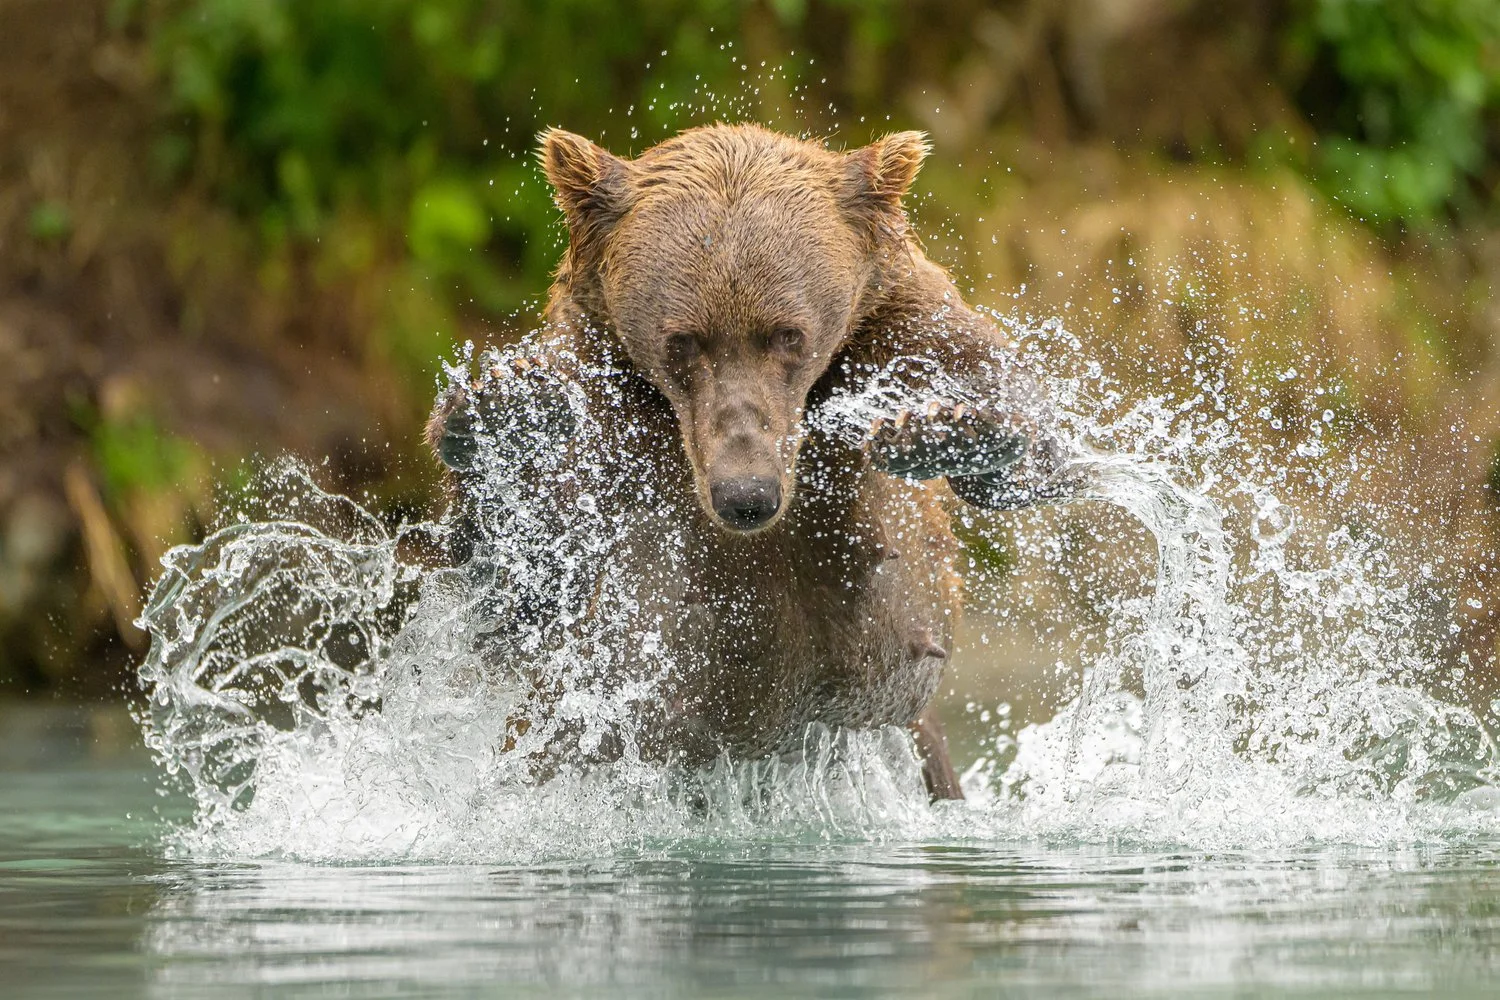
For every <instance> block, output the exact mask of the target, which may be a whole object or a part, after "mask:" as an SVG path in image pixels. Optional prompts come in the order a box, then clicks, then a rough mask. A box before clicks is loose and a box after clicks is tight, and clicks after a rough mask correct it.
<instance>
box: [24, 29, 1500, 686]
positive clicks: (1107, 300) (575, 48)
mask: <svg viewBox="0 0 1500 1000" xmlns="http://www.w3.org/2000/svg"><path fill="white" fill-rule="evenodd" d="M720 119H723V120H740V119H753V120H756V121H760V122H763V123H765V124H768V125H770V126H773V127H777V128H781V129H784V130H787V131H791V132H795V133H799V134H805V135H810V136H822V137H828V138H829V141H831V142H832V143H834V144H838V145H851V146H852V145H855V144H859V143H863V142H866V141H868V140H869V139H870V138H871V137H872V136H874V135H876V134H878V133H881V132H884V131H887V130H890V129H894V128H910V127H915V128H922V129H926V130H928V131H929V132H930V133H931V135H932V138H933V140H934V143H935V145H936V152H935V155H934V156H933V157H932V159H931V160H930V161H929V164H928V166H927V168H926V169H925V170H924V173H923V175H922V177H921V178H920V180H919V182H918V197H917V199H916V204H915V211H916V214H917V219H918V225H919V230H920V231H921V233H922V234H923V236H924V238H925V239H926V241H927V245H928V250H929V253H930V255H931V256H933V257H934V258H936V259H938V260H939V261H941V262H942V263H944V264H947V265H949V266H951V267H952V268H954V270H955V272H956V273H957V274H958V275H959V276H960V278H961V279H962V280H963V281H964V283H965V284H966V286H972V291H971V294H972V295H973V297H974V298H975V299H976V300H978V301H981V302H986V303H989V304H992V305H996V306H998V307H1000V308H1002V309H1003V310H1005V311H1007V312H1014V313H1017V314H1019V315H1026V316H1033V317H1038V318H1042V317H1052V316H1057V317H1062V318H1063V320H1064V321H1065V322H1066V323H1067V324H1068V326H1069V328H1070V329H1072V330H1073V331H1074V332H1075V333H1077V334H1078V335H1079V336H1080V337H1081V338H1082V342H1083V344H1084V347H1085V350H1086V353H1087V354H1089V355H1090V356H1091V357H1096V358H1098V359H1099V360H1100V361H1101V362H1102V363H1103V364H1104V365H1105V366H1106V367H1107V368H1108V369H1109V371H1110V372H1111V373H1113V374H1114V375H1115V376H1116V377H1117V378H1119V379H1121V380H1122V382H1123V384H1124V385H1125V386H1127V387H1131V388H1133V389H1134V390H1137V391H1139V392H1141V393H1147V392H1160V391H1163V390H1164V389H1165V388H1168V387H1170V386H1173V385H1178V386H1187V385H1189V384H1190V383H1191V375H1192V373H1191V372H1189V371H1187V370H1186V369H1185V367H1184V366H1183V364H1182V357H1183V351H1184V349H1185V348H1190V347H1193V346H1194V345H1202V344H1203V343H1205V342H1207V341H1208V339H1209V338H1223V340H1224V341H1225V342H1226V343H1229V344H1231V345H1234V346H1235V347H1236V349H1237V350H1238V351H1239V353H1240V356H1241V357H1242V358H1244V359H1247V363H1246V364H1245V365H1242V366H1239V367H1236V368H1234V369H1233V370H1232V371H1228V372H1227V373H1226V374H1225V377H1226V378H1227V379H1228V380H1229V382H1230V383H1231V384H1230V386H1229V388H1230V389H1231V390H1232V391H1235V392H1241V393H1243V394H1244V395H1245V398H1247V399H1248V398H1251V397H1252V396H1253V397H1254V398H1256V399H1269V400H1270V402H1271V404H1272V406H1273V409H1274V411H1275V413H1276V414H1277V416H1276V418H1275V422H1274V426H1273V425H1272V423H1270V422H1266V423H1265V424H1264V426H1260V427H1259V428H1258V429H1257V430H1256V431H1255V433H1262V434H1264V435H1265V436H1266V437H1267V439H1268V440H1271V441H1272V443H1273V444H1274V443H1275V439H1276V438H1277V437H1278V435H1281V436H1283V437H1284V438H1285V441H1287V442H1291V441H1293V440H1297V439H1299V438H1297V437H1296V435H1297V434H1298V433H1299V432H1305V430H1306V427H1305V422H1303V423H1302V424H1300V425H1299V415H1306V414H1310V413H1315V412H1316V413H1321V412H1322V411H1324V410H1325V409H1327V408H1328V407H1329V406H1330V405H1331V404H1336V406H1337V409H1338V413H1339V418H1340V424H1339V426H1341V427H1343V428H1345V430H1346V433H1348V434H1349V435H1355V436H1359V435H1363V436H1364V437H1366V438H1369V439H1371V440H1375V439H1380V438H1382V437H1384V436H1388V435H1390V434H1391V433H1393V432H1394V430H1395V429H1396V428H1398V427H1399V428H1402V433H1403V434H1404V435H1406V436H1407V437H1408V438H1409V440H1410V441H1411V442H1413V447H1412V448H1411V449H1409V461H1392V462H1390V463H1386V464H1383V465H1381V466H1380V467H1376V468H1371V469H1370V470H1369V472H1368V475H1367V476H1365V477H1363V478H1362V479H1361V481H1360V482H1359V483H1358V484H1356V486H1357V489H1360V490H1364V491H1366V493H1367V495H1368V496H1370V497H1372V498H1381V499H1385V498H1391V497H1395V498H1399V499H1400V500H1401V501H1402V502H1403V503H1405V504H1407V505H1408V507H1407V509H1409V510H1410V511H1411V512H1412V513H1411V516H1412V517H1414V518H1416V519H1417V520H1418V521H1419V522H1420V521H1421V520H1422V519H1424V518H1425V519H1428V520H1429V521H1430V524H1429V525H1428V527H1427V528H1426V529H1425V532H1426V533H1425V534H1424V538H1425V539H1427V541H1429V542H1430V544H1431V545H1433V547H1434V548H1435V549H1438V548H1441V549H1442V550H1443V551H1445V552H1451V553H1452V557H1451V558H1450V559H1449V560H1448V565H1447V568H1446V569H1445V570H1444V573H1445V574H1446V577H1447V583H1449V584H1451V588H1450V589H1451V592H1452V594H1453V595H1455V596H1454V598H1453V599H1454V601H1455V604H1454V608H1455V609H1456V610H1455V614H1456V616H1457V620H1458V621H1459V623H1460V626H1461V629H1460V631H1461V634H1460V635H1459V636H1458V637H1457V638H1456V639H1455V640H1454V642H1453V649H1454V650H1455V656H1458V655H1464V654H1466V655H1468V656H1469V657H1470V662H1476V661H1475V660H1474V658H1475V657H1477V658H1478V662H1488V663H1490V664H1491V666H1493V663H1494V658H1495V655H1496V645H1495V630H1494V622H1493V619H1492V615H1493V612H1492V611H1491V610H1490V609H1489V608H1488V605H1487V604H1485V602H1483V601H1479V602H1478V603H1479V604H1480V605H1481V609H1480V610H1476V611H1473V612H1468V611H1466V610H1465V609H1467V608H1469V607H1470V603H1469V602H1468V601H1467V600H1466V599H1465V595H1474V594H1479V595H1483V594H1486V593H1491V594H1493V593H1495V592H1496V591H1497V589H1500V588H1497V587H1496V573H1497V572H1500V570H1496V568H1495V567H1494V566H1493V565H1491V563H1492V561H1493V560H1492V559H1491V558H1490V557H1489V556H1486V555H1485V553H1486V552H1492V551H1493V545H1494V543H1495V540H1496V532H1497V505H1500V295H1497V286H1496V282H1497V279H1500V239H1497V238H1496V237H1497V230H1500V201H1497V185H1500V4H1497V3H1495V2H1494V0H1242V2H1240V3H1235V4H1224V3H1217V2H1211V0H999V2H992V3H984V2H979V0H912V2H898V0H755V2H738V0H641V2H638V3H634V4H605V3H600V2H597V0H550V2H544V0H425V2H420V3H419V2H412V0H0V693H11V694H31V695H55V696H64V697H89V698H92V697H108V696H110V694H111V693H112V692H118V691H119V690H121V689H122V688H123V687H125V686H128V680H127V678H128V674H129V668H130V665H131V663H132V662H133V659H134V658H135V657H136V656H137V655H138V654H139V651H140V650H141V647H142V644H143V642H144V636H143V635H142V634H141V633H140V632H138V631H136V630H135V629H134V627H133V626H132V625H131V624H130V623H131V621H132V619H133V618H134V616H135V614H136V613H137V612H138V609H139V603H140V599H141V595H142V592H143V588H144V587H145V586H146V584H147V583H148V582H149V581H150V580H151V579H152V578H153V577H154V575H155V567H156V561H157V559H158V558H159V557H160V555H161V553H162V552H163V551H164V550H165V548H166V547H168V546H170V545H172V544H176V543H178V542H182V541H186V540H189V539H191V538H193V537H195V535H198V534H200V533H201V532H202V530H203V529H204V527H205V525H207V524H208V523H210V522H211V521H212V519H213V517H214V516H215V515H214V506H215V499H214V497H215V493H214V489H215V484H216V483H223V482H225V481H233V480H234V479H235V478H236V477H237V476H239V475H241V473H240V472H239V470H240V469H241V468H242V467H243V466H242V464H241V463H242V461H243V460H244V459H245V457H246V456H249V455H252V454H257V453H258V454H262V455H277V454H280V453H283V452H287V451H291V452H295V453H298V454H301V455H303V456H305V457H307V458H308V459H309V460H311V461H312V462H313V463H314V464H315V465H318V466H320V467H321V469H322V471H323V473H324V474H325V476H326V479H327V485H329V486H331V487H332V488H335V489H339V490H343V491H346V492H351V493H353V494H355V495H359V496H364V497H366V498H367V499H368V500H369V501H370V502H371V503H372V504H374V505H375V506H376V507H377V508H378V509H379V510H381V511H382V512H383V513H384V514H385V516H388V517H390V518H392V519H396V518H400V517H402V516H413V515H420V514H425V513H428V512H430V511H431V510H433V509H434V505H435V504H436V503H437V498H436V490H435V485H436V482H437V475H436V469H435V468H434V466H433V464H432V463H431V461H430V460H429V459H427V457H426V456H425V455H424V454H423V451H422V448H421V446H420V434H419V428H420V423H421V421H422V419H423V417H424V416H425V413H426V411H427V409H428V407H429V405H430V400H431V397H432V395H433V392H434V377H435V375H436V373H437V371H438V366H439V364H440V362H441V361H442V360H443V359H444V358H450V357H451V356H452V353H453V345H454V344H455V343H458V342H462V341H463V340H465V339H473V340H475V341H476V342H480V343H484V342H501V341H504V340H506V339H509V338H512V337H514V336H516V335H518V334H519V333H520V332H523V331H524V329H525V328H526V327H527V325H528V323H529V321H530V318H531V317H532V316H533V315H534V314H535V312H536V311H537V308H538V306H539V303H540V302H541V300H542V297H543V295H544V293H545V290H546V288H547V285H548V281H549V274H550V271H551V269H552V267H553V266H554V264H555V262H556V260H557V257H558V255H559V252H560V250H561V247H562V238H563V232H562V228H561V226H560V223H559V218H558V214H557V213H556V211H555V210H554V209H553V208H552V206H551V203H550V201H549V198H548V194H547V191H546V190H545V187H544V184H543V182H542V179H541V177H540V175H539V173H538V171H537V170H536V168H535V167H534V166H533V163H532V159H531V151H532V145H533V139H534V136H535V135H536V133H537V132H538V131H539V130H540V129H541V128H543V127H545V126H547V125H553V124H559V125H563V126H565V127H567V128H570V129H572V130H574V131H578V132H582V133H584V134H586V135H589V136H591V137H594V138H595V139H597V140H598V141H600V142H602V143H604V144H605V145H607V146H609V147H611V148H613V149H614V150H616V151H617V152H621V153H630V152H633V151H639V150H640V149H642V148H644V147H646V146H648V145H650V144H651V143H653V142H655V141H657V140H659V139H661V138H663V137H665V136H667V135H669V134H671V133H673V132H675V131H677V130H679V129H681V128H684V127H688V126H691V125H695V124H703V123H706V122H710V121H714V120H720ZM1288 363H1294V364H1297V365H1299V366H1302V367H1304V368H1308V367H1309V366H1310V369H1311V370H1315V371H1317V372H1318V373H1319V378H1320V379H1321V381H1319V382H1318V383H1317V389H1318V391H1319V392H1320V394H1319V395H1317V397H1316V398H1314V382H1313V381H1311V380H1305V379H1304V380H1292V381H1284V380H1278V379H1276V378H1275V377H1274V373H1275V372H1279V371H1280V370H1281V369H1282V368H1284V367H1285V366H1286V365H1287V364H1288ZM1325 390H1326V391H1325ZM1299 427H1300V431H1299ZM1289 488H1291V487H1289ZM1309 488H1311V487H1309ZM1060 516H1062V517H1066V516H1067V515H1060ZM995 560H996V562H997V564H998V563H1003V562H1004V553H1000V554H999V555H997V556H996V557H995ZM1085 591H1086V588H1085V590H1084V591H1079V590H1078V589H1077V588H1074V592H1073V593H1072V594H1071V595H1069V594H1065V593H1060V594H1059V596H1058V598H1057V599H1058V600H1059V601H1060V602H1064V603H1066V602H1067V601H1068V600H1074V601H1078V600H1081V599H1085V597H1084V596H1080V595H1081V594H1084V593H1085ZM1476 600H1477V599H1476Z"/></svg>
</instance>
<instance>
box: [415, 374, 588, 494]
mask: <svg viewBox="0 0 1500 1000" xmlns="http://www.w3.org/2000/svg"><path fill="white" fill-rule="evenodd" d="M436 427H437V432H436V434H435V435H433V437H432V438H430V440H432V442H433V448H434V450H435V451H436V452H437V455H438V458H440V459H441V460H442V462H443V464H444V465H446V466H448V467H449V468H450V469H455V470H457V471H459V472H469V471H472V470H474V469H476V468H477V467H479V466H480V465H489V464H492V463H494V464H499V465H502V466H512V465H516V464H518V463H521V462H523V461H526V460H527V459H529V458H533V457H535V456H537V455H538V454H540V453H541V452H543V451H544V450H546V449H549V448H557V447H559V446H561V445H562V444H564V443H566V442H567V441H568V440H569V439H570V438H571V437H573V435H574V433H575V432H576V430H577V420H576V418H575V417H574V414H573V408H572V406H571V405H570V404H569V402H568V396H567V390H566V386H565V384H564V382H563V380H562V377H561V376H559V375H558V374H557V373H556V372H554V371H552V370H551V369H550V368H548V367H547V365H546V364H545V363H543V362H540V361H537V360H534V359H530V358H517V359H513V360H508V361H504V362H500V363H497V364H496V365H494V366H493V367H491V368H490V369H489V370H488V371H487V372H486V373H485V374H484V375H483V376H482V377H481V378H480V379H479V380H478V381H477V382H476V383H475V384H474V385H473V386H472V387H471V388H469V389H462V388H459V389H454V390H453V391H452V393H451V395H450V396H449V398H448V400H447V402H446V403H445V404H444V405H443V406H442V407H441V408H440V409H439V416H438V418H437V424H436Z"/></svg>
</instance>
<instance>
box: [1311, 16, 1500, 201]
mask: <svg viewBox="0 0 1500 1000" xmlns="http://www.w3.org/2000/svg"><path fill="white" fill-rule="evenodd" d="M1294 11H1295V14H1294V16H1293V18H1292V21H1291V23H1290V25H1289V26H1288V28H1287V32H1286V40H1287V46H1288V50H1289V53H1290V55H1291V62H1292V65H1293V68H1294V75H1295V76H1296V77H1297V78H1298V79H1299V80H1300V88H1299V98H1300V101H1301V103H1302V105H1303V107H1304V109H1305V110H1306V111H1307V112H1308V113H1309V116H1310V118H1311V120H1312V123H1313V125H1314V127H1315V128H1316V129H1317V130H1318V131H1319V133H1320V135H1319V138H1318V141H1317V147H1316V149H1315V151H1314V152H1313V154H1312V157H1311V162H1310V163H1308V164H1307V165H1306V166H1307V169H1309V170H1310V172H1311V173H1312V175H1313V177H1314V179H1315V180H1317V181H1318V182H1319V183H1320V184H1321V185H1322V187H1323V188H1324V190H1326V191H1327V192H1328V193H1329V194H1331V195H1332V196H1333V197H1334V198H1336V199H1337V200H1339V201H1340V202H1342V203H1343V204H1345V205H1347V206H1348V207H1349V208H1350V209H1351V210H1353V211H1354V212H1355V213H1356V214H1357V215H1359V216H1361V217H1363V218H1366V219H1368V220H1370V221H1373V222H1377V223H1384V222H1401V223H1405V224H1407V225H1413V226H1426V225H1430V224H1431V223H1433V222H1434V221H1435V220H1437V219H1438V218H1439V217H1440V216H1441V215H1442V214H1443V213H1444V212H1445V211H1452V212H1455V213H1458V214H1459V215H1472V214H1475V213H1476V212H1480V211H1484V210H1487V209H1488V208H1489V207H1490V203H1491V202H1492V201H1493V197H1494V192H1493V187H1494V185H1495V183H1496V178H1495V177H1494V176H1493V173H1492V164H1491V163H1490V162H1489V161H1488V159H1487V155H1486V143H1487V142H1489V141H1492V140H1493V137H1494V135H1495V133H1496V131H1497V130H1500V3H1496V2H1495V0H1301V2H1300V3H1298V4H1297V5H1296V7H1295V8H1294ZM1487 170H1489V171H1490V172H1488V173H1487ZM1487 188H1488V189H1489V190H1486V189H1487Z"/></svg>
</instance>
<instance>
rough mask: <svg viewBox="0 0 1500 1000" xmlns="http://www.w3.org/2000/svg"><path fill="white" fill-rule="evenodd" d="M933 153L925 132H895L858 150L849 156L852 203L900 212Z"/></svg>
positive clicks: (850, 196) (850, 198)
mask: <svg viewBox="0 0 1500 1000" xmlns="http://www.w3.org/2000/svg"><path fill="white" fill-rule="evenodd" d="M931 150H932V146H931V145H930V144H929V143H928V142H927V134H926V133H925V132H893V133H892V134H890V135H888V136H885V137H884V138H882V139H877V140H876V141H875V142H872V143H870V144H869V145H868V146H864V147H862V148H860V149H856V150H855V151H854V152H852V153H850V154H848V157H849V189H848V190H849V201H850V202H851V203H853V204H855V205H863V206H864V207H866V208H877V209H879V208H883V209H895V208H898V207H899V206H900V204H901V196H902V195H904V194H906V192H907V191H908V190H909V189H910V188H911V183H912V181H914V180H916V177H917V171H918V170H919V169H921V166H922V161H923V160H925V159H927V154H928V153H929V152H930V151H931Z"/></svg>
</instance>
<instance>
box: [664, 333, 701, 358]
mask: <svg viewBox="0 0 1500 1000" xmlns="http://www.w3.org/2000/svg"><path fill="white" fill-rule="evenodd" d="M697 356H698V338H697V337H695V336H693V335H692V334H691V333H674V334H672V335H671V336H670V337H668V338H667V357H668V358H670V359H671V360H672V361H674V362H677V363H679V364H680V363H682V362H685V361H691V360H693V358H695V357H697Z"/></svg>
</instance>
